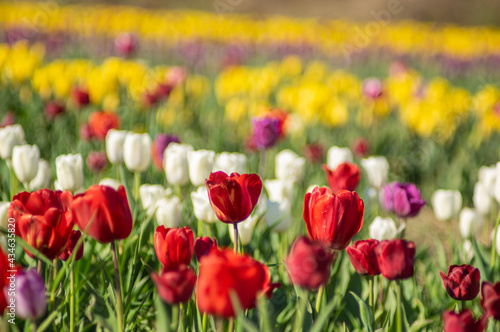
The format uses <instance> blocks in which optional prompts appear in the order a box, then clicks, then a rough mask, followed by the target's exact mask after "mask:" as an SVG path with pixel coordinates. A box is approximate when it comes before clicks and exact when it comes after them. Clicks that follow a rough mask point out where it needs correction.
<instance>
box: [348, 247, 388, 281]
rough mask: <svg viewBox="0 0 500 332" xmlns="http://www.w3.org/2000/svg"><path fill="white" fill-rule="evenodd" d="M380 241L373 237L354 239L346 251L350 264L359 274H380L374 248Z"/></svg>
mask: <svg viewBox="0 0 500 332" xmlns="http://www.w3.org/2000/svg"><path fill="white" fill-rule="evenodd" d="M379 243H380V241H378V240H374V239H368V240H361V241H356V242H354V244H353V245H352V246H350V247H347V249H346V251H347V254H348V255H349V259H350V260H351V263H352V266H353V267H354V269H355V270H356V272H358V273H359V274H361V275H369V276H374V275H378V274H380V270H379V268H378V262H377V255H376V253H375V248H376V247H377V246H378V245H379Z"/></svg>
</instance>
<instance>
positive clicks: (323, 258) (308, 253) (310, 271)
mask: <svg viewBox="0 0 500 332" xmlns="http://www.w3.org/2000/svg"><path fill="white" fill-rule="evenodd" d="M332 260H333V254H332V252H331V251H330V248H329V247H328V246H327V245H325V244H324V243H322V242H312V241H311V240H309V239H308V238H307V237H304V236H303V237H300V238H298V239H297V240H296V241H295V243H294V244H293V246H292V250H291V251H290V254H288V257H287V258H286V261H285V264H286V267H287V270H288V274H289V276H290V279H291V281H292V282H293V284H295V285H297V286H300V287H302V288H305V289H317V288H318V287H319V286H321V285H324V284H326V283H327V282H328V280H329V279H330V267H331V263H332Z"/></svg>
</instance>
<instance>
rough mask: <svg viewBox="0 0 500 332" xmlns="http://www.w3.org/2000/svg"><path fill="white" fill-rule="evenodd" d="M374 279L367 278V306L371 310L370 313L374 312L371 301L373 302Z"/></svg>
mask: <svg viewBox="0 0 500 332" xmlns="http://www.w3.org/2000/svg"><path fill="white" fill-rule="evenodd" d="M374 278H375V277H368V287H369V288H370V295H369V297H368V304H369V305H370V308H372V311H375V301H373V300H374V297H373V293H374V290H373V288H374V287H375V285H374V284H375V283H374Z"/></svg>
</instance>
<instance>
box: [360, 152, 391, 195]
mask: <svg viewBox="0 0 500 332" xmlns="http://www.w3.org/2000/svg"><path fill="white" fill-rule="evenodd" d="M361 166H363V168H364V169H365V171H366V173H367V175H368V182H369V183H370V185H371V186H372V187H374V188H377V189H379V188H380V187H382V185H383V184H384V183H386V182H387V176H388V174H389V162H388V161H387V159H386V158H385V157H369V158H366V159H361Z"/></svg>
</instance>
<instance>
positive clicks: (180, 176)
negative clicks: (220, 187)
mask: <svg viewBox="0 0 500 332" xmlns="http://www.w3.org/2000/svg"><path fill="white" fill-rule="evenodd" d="M189 151H193V147H192V146H191V145H188V144H178V143H170V144H169V145H168V146H167V148H166V149H165V152H164V155H163V163H164V165H163V168H164V170H165V175H166V177H167V181H168V182H169V183H171V184H178V185H185V184H187V183H188V182H189V163H188V152H189ZM208 175H210V173H209V174H208ZM203 180H205V179H203Z"/></svg>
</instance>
